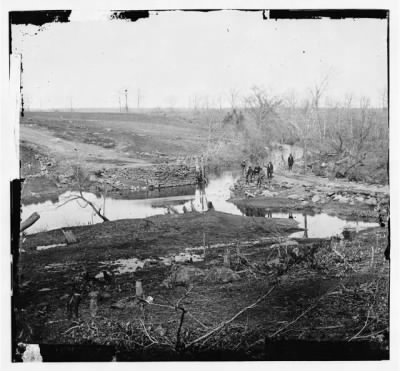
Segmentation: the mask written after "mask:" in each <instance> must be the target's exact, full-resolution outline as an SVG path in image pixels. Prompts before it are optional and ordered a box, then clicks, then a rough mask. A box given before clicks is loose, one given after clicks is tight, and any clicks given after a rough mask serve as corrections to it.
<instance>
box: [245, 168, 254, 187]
mask: <svg viewBox="0 0 400 371" xmlns="http://www.w3.org/2000/svg"><path fill="white" fill-rule="evenodd" d="M249 179H250V183H251V182H252V181H253V169H252V167H251V165H249V167H248V168H247V174H246V183H249Z"/></svg>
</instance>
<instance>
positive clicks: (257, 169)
mask: <svg viewBox="0 0 400 371" xmlns="http://www.w3.org/2000/svg"><path fill="white" fill-rule="evenodd" d="M293 164H294V158H293V155H292V154H290V155H289V157H288V167H289V171H292V168H293ZM241 167H242V175H243V176H245V177H246V183H252V182H253V177H254V178H255V177H257V186H258V187H261V184H262V182H263V180H264V178H265V171H264V169H263V167H261V166H260V165H259V164H257V165H256V166H254V168H253V167H252V166H251V164H249V165H248V166H247V162H246V160H243V161H242V163H241ZM266 168H267V179H272V174H273V172H274V165H273V164H272V162H271V161H269V162H268V164H267V166H266Z"/></svg>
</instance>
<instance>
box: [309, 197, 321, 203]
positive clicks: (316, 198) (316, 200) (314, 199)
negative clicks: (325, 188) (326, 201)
mask: <svg viewBox="0 0 400 371" xmlns="http://www.w3.org/2000/svg"><path fill="white" fill-rule="evenodd" d="M320 200H321V197H319V196H318V195H314V196H313V197H312V198H311V201H312V202H315V203H316V202H319V201H320Z"/></svg>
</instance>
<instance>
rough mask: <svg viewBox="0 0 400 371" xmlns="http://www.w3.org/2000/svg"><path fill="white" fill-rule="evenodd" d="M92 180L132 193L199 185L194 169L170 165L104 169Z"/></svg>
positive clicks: (92, 177)
mask: <svg viewBox="0 0 400 371" xmlns="http://www.w3.org/2000/svg"><path fill="white" fill-rule="evenodd" d="M90 180H91V181H93V182H97V183H100V184H109V185H111V186H112V188H113V189H114V190H130V191H138V190H146V189H150V190H152V189H158V188H167V187H176V186H184V185H193V184H197V177H196V169H195V168H194V167H189V166H186V165H169V164H160V165H157V166H148V167H143V168H111V169H104V170H102V171H97V172H96V173H94V174H92V175H91V177H90Z"/></svg>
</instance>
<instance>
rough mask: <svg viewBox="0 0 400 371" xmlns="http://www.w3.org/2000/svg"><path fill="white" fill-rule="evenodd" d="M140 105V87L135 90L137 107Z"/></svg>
mask: <svg viewBox="0 0 400 371" xmlns="http://www.w3.org/2000/svg"><path fill="white" fill-rule="evenodd" d="M139 107H140V89H138V91H137V108H138V109H139Z"/></svg>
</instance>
